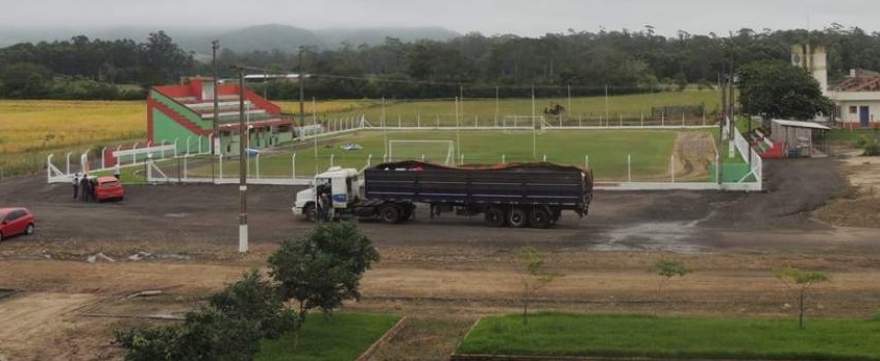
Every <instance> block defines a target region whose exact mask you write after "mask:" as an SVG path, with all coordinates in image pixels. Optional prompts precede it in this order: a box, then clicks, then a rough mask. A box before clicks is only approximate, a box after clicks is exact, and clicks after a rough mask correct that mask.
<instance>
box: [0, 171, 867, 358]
mask: <svg viewBox="0 0 880 361" xmlns="http://www.w3.org/2000/svg"><path fill="white" fill-rule="evenodd" d="M766 163H767V164H766V167H767V169H766V171H765V174H766V177H767V178H768V179H767V180H766V182H767V184H768V186H769V188H770V189H769V191H768V192H764V193H750V194H746V193H720V192H685V191H673V192H601V193H597V194H596V195H595V197H594V203H593V206H592V209H591V212H590V215H589V216H587V217H585V218H583V219H579V218H578V217H577V216H576V215H566V216H564V217H563V219H562V220H561V221H560V223H559V224H558V225H557V226H556V227H555V228H553V229H547V230H538V229H522V230H513V229H494V228H487V227H484V226H483V225H482V221H481V219H479V218H477V217H475V218H473V219H468V218H455V217H447V218H440V219H435V220H429V219H428V217H427V212H426V211H425V210H420V211H419V212H417V218H416V220H415V221H413V222H412V223H411V224H405V225H385V224H380V223H375V222H362V223H361V227H362V229H363V231H364V232H365V233H366V234H367V235H368V236H369V237H370V238H371V239H372V240H373V241H374V242H375V244H376V246H377V248H378V249H379V251H380V253H381V256H382V260H381V262H380V263H379V264H378V265H377V266H376V267H375V268H374V269H372V270H370V271H369V272H368V273H367V274H366V276H365V278H364V280H363V284H362V287H363V289H362V291H363V295H364V298H363V299H362V300H361V302H359V303H351V304H349V305H347V306H346V309H349V310H369V311H382V312H396V313H400V314H405V315H410V316H414V317H411V318H410V321H409V323H408V324H407V325H406V327H405V328H404V329H403V330H402V331H401V332H400V333H399V334H398V335H397V336H396V337H395V338H394V339H392V340H391V342H389V344H388V345H386V348H384V349H382V350H380V351H379V352H377V354H376V355H375V356H374V357H373V359H374V360H424V359H430V360H441V359H445V358H446V357H447V356H448V355H449V353H450V352H451V351H452V350H453V349H454V348H455V345H456V344H457V342H458V340H459V339H460V338H461V337H462V335H463V334H464V332H466V331H467V329H468V328H469V327H470V325H471V324H472V323H473V321H474V320H476V319H477V317H478V316H479V315H481V314H486V313H492V312H512V311H515V310H516V309H517V308H518V307H519V304H520V299H519V287H520V285H519V273H518V272H517V270H516V268H515V267H514V262H513V260H514V256H513V254H514V251H515V249H516V248H517V247H520V246H524V245H531V246H535V247H537V248H539V249H540V250H542V251H543V252H545V253H546V254H547V257H548V265H549V267H550V268H551V269H552V270H553V271H555V272H558V273H560V274H562V275H563V276H562V277H561V278H559V279H558V280H557V281H555V282H554V283H552V284H550V285H549V286H548V287H547V288H546V289H544V290H542V291H541V292H540V294H539V295H538V296H536V299H535V300H534V302H535V304H536V305H537V307H538V308H540V309H552V310H572V311H583V312H660V313H664V314H713V315H714V314H724V315H733V316H757V317H762V316H781V315H787V314H791V313H792V310H791V305H792V304H793V299H792V298H791V297H790V296H791V295H790V294H788V293H787V292H786V290H785V289H784V287H783V286H782V285H781V283H780V282H779V281H777V280H776V279H775V278H774V277H773V275H772V272H771V271H772V270H773V269H775V268H778V267H781V266H784V265H792V266H797V267H802V268H809V269H817V270H823V271H827V272H829V273H830V274H831V276H832V279H833V281H832V282H831V283H828V284H825V285H822V286H820V287H819V288H817V293H816V295H815V297H814V298H812V299H811V310H810V312H811V313H813V314H815V315H817V316H822V317H831V316H833V317H862V318H864V317H870V316H871V315H873V314H874V313H875V312H877V311H878V310H880V281H878V280H880V232H878V230H877V229H872V228H857V227H842V226H836V225H832V224H829V223H828V222H826V221H824V219H822V218H821V217H817V216H816V214H817V213H818V212H820V211H821V210H823V209H824V208H825V207H826V204H830V203H833V202H834V201H835V200H836V199H837V197H839V194H840V192H842V191H844V190H846V189H848V182H847V175H848V174H849V173H848V171H847V169H848V168H847V167H848V165H847V164H846V161H840V160H837V159H830V158H829V159H807V160H786V161H768V162H766ZM250 190H251V191H250V193H249V220H250V226H251V227H250V234H251V241H252V242H251V252H249V253H248V254H247V255H244V256H241V255H239V254H238V253H237V252H236V249H237V211H238V193H237V188H236V187H234V186H207V185H184V186H177V185H161V186H130V187H128V188H127V191H128V194H127V196H126V200H125V201H124V202H121V203H107V204H86V203H81V202H78V201H74V200H72V199H71V194H70V193H71V192H72V190H71V189H70V187H69V186H67V185H46V184H45V180H44V179H42V178H13V179H7V180H4V182H3V183H0V204H3V205H21V206H26V207H29V208H31V209H32V210H33V211H34V212H35V213H36V215H37V218H38V230H37V234H36V235H34V236H31V237H16V238H13V239H10V240H8V241H5V242H3V243H2V244H0V269H2V270H3V271H4V272H0V288H8V289H14V290H16V291H17V292H16V293H15V294H13V295H12V296H10V297H6V298H3V299H0V325H2V326H0V360H2V359H4V358H5V359H7V360H117V359H120V357H121V351H120V350H119V349H118V348H116V347H115V346H114V345H112V343H111V341H112V332H113V330H114V329H116V328H119V327H127V326H130V325H135V324H143V323H147V322H168V321H162V320H164V319H168V318H174V317H178V316H180V315H182V314H183V313H184V312H185V311H186V310H187V309H189V308H191V307H192V306H193V305H194V304H196V303H197V302H199V300H200V299H201V298H202V297H204V296H205V295H206V294H208V293H210V292H211V291H213V290H217V289H219V288H220V287H222V286H223V285H224V284H227V283H229V282H232V281H234V280H235V279H236V278H238V277H239V276H240V275H241V273H242V272H244V271H246V270H248V269H250V268H260V267H263V266H264V265H265V259H266V257H267V256H268V255H269V254H271V252H273V251H274V250H275V249H276V248H277V245H278V243H279V242H280V241H282V240H284V239H287V238H291V237H299V236H301V235H303V234H304V233H306V232H308V231H309V229H310V228H311V225H310V224H308V223H306V222H304V221H302V220H298V219H295V218H293V216H292V214H291V213H290V210H289V208H290V205H291V203H292V200H293V197H294V194H295V191H296V190H297V189H295V188H291V187H269V186H266V187H255V186H252V187H250ZM829 200H831V201H830V202H829ZM99 252H100V253H102V254H103V255H105V256H106V258H102V257H98V258H96V260H95V262H94V263H90V262H88V259H89V258H90V256H94V255H96V254H97V253H99ZM661 258H675V259H679V260H681V261H683V262H685V263H686V264H687V265H688V267H690V268H692V269H693V270H694V273H693V274H691V275H688V276H687V277H685V278H684V279H681V280H675V281H673V282H672V283H670V285H669V286H668V287H667V291H666V292H664V293H663V294H658V292H657V290H656V286H657V281H658V280H657V277H656V276H654V275H652V274H651V273H650V272H649V269H650V267H651V265H652V264H653V262H655V261H656V260H658V259H661ZM111 260H112V261H111ZM143 290H161V291H162V293H161V294H160V295H157V296H154V297H133V296H132V295H134V294H136V293H137V292H139V291H143Z"/></svg>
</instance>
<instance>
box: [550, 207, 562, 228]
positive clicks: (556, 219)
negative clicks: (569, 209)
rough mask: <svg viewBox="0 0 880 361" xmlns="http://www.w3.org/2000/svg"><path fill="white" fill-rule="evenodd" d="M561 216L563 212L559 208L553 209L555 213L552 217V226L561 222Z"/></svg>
mask: <svg viewBox="0 0 880 361" xmlns="http://www.w3.org/2000/svg"><path fill="white" fill-rule="evenodd" d="M561 216H562V210H561V209H559V208H553V211H552V213H551V217H550V225H554V224H556V222H559V218H560V217H561Z"/></svg>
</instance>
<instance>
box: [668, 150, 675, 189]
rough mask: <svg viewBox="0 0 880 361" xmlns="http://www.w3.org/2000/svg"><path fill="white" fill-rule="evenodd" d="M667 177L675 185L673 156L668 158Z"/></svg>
mask: <svg viewBox="0 0 880 361" xmlns="http://www.w3.org/2000/svg"><path fill="white" fill-rule="evenodd" d="M669 175H670V176H671V178H672V183H675V154H673V155H672V156H670V157H669Z"/></svg>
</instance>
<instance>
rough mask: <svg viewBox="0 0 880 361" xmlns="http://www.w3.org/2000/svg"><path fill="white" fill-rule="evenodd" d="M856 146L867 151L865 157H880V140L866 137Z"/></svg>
mask: <svg viewBox="0 0 880 361" xmlns="http://www.w3.org/2000/svg"><path fill="white" fill-rule="evenodd" d="M856 144H857V145H858V146H859V147H861V148H863V149H864V150H865V152H864V153H862V154H863V155H866V156H878V155H880V140H878V139H877V137H876V136H875V137H869V136H864V137H861V138H860V139H859V140H858V142H856Z"/></svg>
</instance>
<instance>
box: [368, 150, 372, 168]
mask: <svg viewBox="0 0 880 361" xmlns="http://www.w3.org/2000/svg"><path fill="white" fill-rule="evenodd" d="M372 166H373V153H370V154H369V155H367V168H369V167H372Z"/></svg>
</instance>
